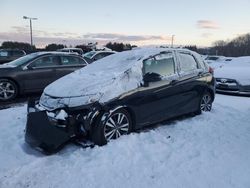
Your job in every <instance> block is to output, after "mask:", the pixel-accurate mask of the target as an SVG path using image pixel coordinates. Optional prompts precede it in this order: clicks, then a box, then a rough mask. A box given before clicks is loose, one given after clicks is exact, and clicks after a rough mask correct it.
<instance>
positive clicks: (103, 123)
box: [92, 109, 132, 146]
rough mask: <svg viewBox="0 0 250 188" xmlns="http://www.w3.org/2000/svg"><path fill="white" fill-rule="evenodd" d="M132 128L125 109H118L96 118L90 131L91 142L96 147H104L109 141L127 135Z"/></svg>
mask: <svg viewBox="0 0 250 188" xmlns="http://www.w3.org/2000/svg"><path fill="white" fill-rule="evenodd" d="M131 128H132V120H131V117H130V114H129V113H128V112H127V111H126V110H125V109H118V110H115V111H114V112H112V113H111V114H109V115H108V116H107V115H106V114H105V113H104V114H103V115H102V116H101V117H100V118H98V120H97V122H96V124H95V125H94V127H93V130H92V141H93V142H94V143H95V144H97V145H100V146H101V145H105V144H106V143H107V142H108V141H110V140H111V139H117V138H119V137H120V136H122V135H126V134H129V133H130V131H131Z"/></svg>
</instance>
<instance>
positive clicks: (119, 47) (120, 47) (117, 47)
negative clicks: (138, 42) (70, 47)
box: [0, 41, 136, 53]
mask: <svg viewBox="0 0 250 188" xmlns="http://www.w3.org/2000/svg"><path fill="white" fill-rule="evenodd" d="M95 45H97V43H95V44H94V45H92V43H91V45H89V44H81V45H76V46H74V47H75V48H81V49H82V50H83V52H89V51H92V50H96V48H95ZM66 47H67V46H66V45H63V44H55V43H52V44H48V45H47V46H45V47H44V48H40V49H39V48H36V47H35V46H31V45H30V44H29V43H24V42H12V41H5V42H3V43H2V45H1V46H0V49H20V50H24V51H25V52H26V53H32V52H37V51H56V50H59V49H62V48H66ZM105 47H107V48H109V49H111V50H113V51H117V52H122V51H125V50H131V49H132V48H134V47H136V46H135V45H131V44H124V43H117V42H108V43H107V44H106V45H105Z"/></svg>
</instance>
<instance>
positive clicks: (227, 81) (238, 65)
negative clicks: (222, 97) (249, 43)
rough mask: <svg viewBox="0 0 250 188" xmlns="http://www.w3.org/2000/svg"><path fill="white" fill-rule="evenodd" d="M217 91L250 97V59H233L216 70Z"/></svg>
mask: <svg viewBox="0 0 250 188" xmlns="http://www.w3.org/2000/svg"><path fill="white" fill-rule="evenodd" d="M215 78H216V91H217V92H221V93H229V94H240V95H249V96H250V57H239V58H235V59H233V60H232V61H231V62H230V63H228V64H227V65H225V66H223V67H221V68H220V69H216V70H215Z"/></svg>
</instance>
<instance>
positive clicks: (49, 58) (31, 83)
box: [0, 52, 87, 101]
mask: <svg viewBox="0 0 250 188" xmlns="http://www.w3.org/2000/svg"><path fill="white" fill-rule="evenodd" d="M86 65H87V62H86V61H85V60H84V58H83V57H82V56H79V55H73V54H68V53H64V52H37V53H32V54H29V55H26V56H24V57H21V58H19V59H16V60H14V61H12V62H10V63H6V64H3V65H0V101H9V100H11V99H14V98H15V97H16V96H17V95H19V94H24V93H30V92H41V91H42V90H43V89H44V88H45V87H46V86H47V85H48V84H50V83H51V82H53V81H55V80H57V79H58V78H60V77H62V76H64V75H66V74H69V73H71V72H73V71H75V70H76V69H79V68H82V67H84V66H86Z"/></svg>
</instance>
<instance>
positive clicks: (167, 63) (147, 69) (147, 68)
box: [143, 53, 175, 77]
mask: <svg viewBox="0 0 250 188" xmlns="http://www.w3.org/2000/svg"><path fill="white" fill-rule="evenodd" d="M143 73H144V74H146V73H157V74H159V75H161V76H163V77H164V76H170V75H173V74H174V73H175V63H174V56H173V54H172V53H164V54H159V55H156V56H155V57H153V58H150V59H147V60H145V61H144V62H143Z"/></svg>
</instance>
